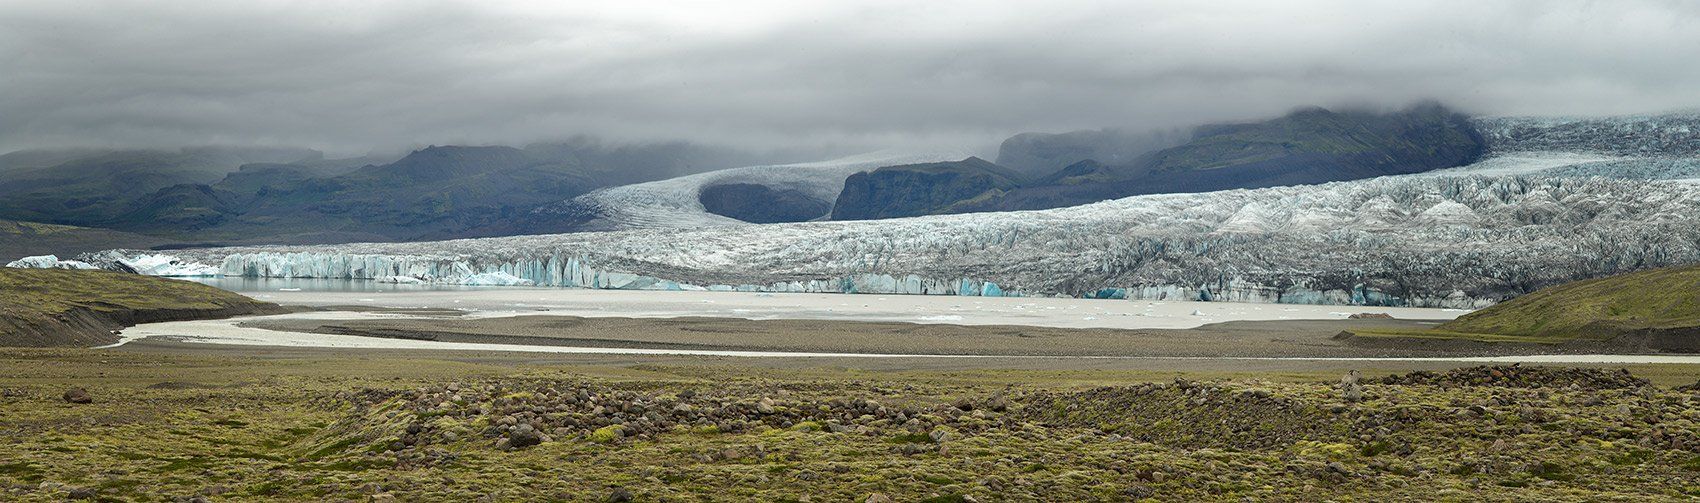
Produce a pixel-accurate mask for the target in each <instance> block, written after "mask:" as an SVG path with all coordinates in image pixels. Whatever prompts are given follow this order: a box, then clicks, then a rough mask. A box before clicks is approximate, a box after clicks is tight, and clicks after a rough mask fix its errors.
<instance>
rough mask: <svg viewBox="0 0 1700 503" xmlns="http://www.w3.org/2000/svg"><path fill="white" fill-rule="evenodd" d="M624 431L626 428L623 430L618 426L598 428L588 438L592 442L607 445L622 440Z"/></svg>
mask: <svg viewBox="0 0 1700 503" xmlns="http://www.w3.org/2000/svg"><path fill="white" fill-rule="evenodd" d="M623 430H624V428H622V427H621V426H620V425H617V424H616V425H610V426H603V427H601V428H597V429H596V431H592V432H590V435H589V436H588V437H587V438H589V439H590V441H591V442H596V443H598V444H606V443H610V442H613V441H615V440H619V439H620V433H621V431H623Z"/></svg>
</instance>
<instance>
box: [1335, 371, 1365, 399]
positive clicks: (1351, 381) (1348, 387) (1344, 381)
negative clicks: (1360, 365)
mask: <svg viewBox="0 0 1700 503" xmlns="http://www.w3.org/2000/svg"><path fill="white" fill-rule="evenodd" d="M1362 378H1363V374H1361V373H1359V372H1358V371H1357V370H1355V369H1354V370H1352V371H1351V372H1347V373H1346V376H1345V377H1341V378H1340V395H1341V398H1344V399H1345V400H1346V402H1347V403H1357V402H1358V401H1361V400H1363V399H1364V385H1363V384H1361V383H1360V382H1359V381H1361V380H1362Z"/></svg>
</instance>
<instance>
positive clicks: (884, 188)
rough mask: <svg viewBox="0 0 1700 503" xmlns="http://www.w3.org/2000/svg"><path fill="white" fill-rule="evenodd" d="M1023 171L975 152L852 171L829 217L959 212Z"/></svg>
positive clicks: (1006, 187)
mask: <svg viewBox="0 0 1700 503" xmlns="http://www.w3.org/2000/svg"><path fill="white" fill-rule="evenodd" d="M1020 180H1021V175H1019V174H1016V173H1015V172H1013V171H1010V170H1008V169H1006V168H1004V167H1002V166H998V165H996V164H992V163H990V162H987V161H986V160H984V159H980V158H978V157H969V158H967V159H963V160H961V161H955V162H939V163H928V164H911V165H905V166H886V167H883V168H879V169H876V170H873V171H868V172H862V173H856V174H854V175H850V178H848V179H846V180H845V181H844V191H843V192H840V193H839V194H838V202H837V203H836V204H834V205H833V207H832V219H833V220H872V219H879V218H897V217H911V216H917V215H936V214H941V213H960V212H961V211H960V209H959V208H962V207H963V206H965V205H970V204H974V203H978V202H980V201H985V200H988V199H995V198H998V197H1000V196H1002V195H1003V194H1004V193H1006V192H1008V191H1010V190H1015V189H1016V188H1018V187H1020V186H1021V181H1020Z"/></svg>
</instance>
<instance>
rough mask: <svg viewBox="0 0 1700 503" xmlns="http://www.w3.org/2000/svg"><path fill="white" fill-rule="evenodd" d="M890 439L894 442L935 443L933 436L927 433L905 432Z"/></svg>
mask: <svg viewBox="0 0 1700 503" xmlns="http://www.w3.org/2000/svg"><path fill="white" fill-rule="evenodd" d="M889 441H890V442H891V443H894V444H930V443H933V437H930V436H927V434H926V433H904V434H901V435H897V436H893V437H891V438H890V439H889Z"/></svg>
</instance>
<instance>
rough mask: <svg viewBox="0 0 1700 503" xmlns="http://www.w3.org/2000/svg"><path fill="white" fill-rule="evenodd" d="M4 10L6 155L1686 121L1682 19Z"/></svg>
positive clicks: (1239, 8)
mask: <svg viewBox="0 0 1700 503" xmlns="http://www.w3.org/2000/svg"><path fill="white" fill-rule="evenodd" d="M551 5H555V3H546V4H538V5H532V4H509V3H500V2H497V3H488V2H436V1H405V2H401V1H398V2H374V3H358V4H357V5H351V4H349V3H342V2H293V1H290V2H285V1H245V2H219V1H181V2H146V1H137V2H75V1H68V2H8V1H0V68H3V70H0V71H3V72H4V73H3V75H0V150H13V149H21V148H30V147H49V146H70V145H89V146H172V145H195V144H273V145H304V146H313V147H318V148H324V149H329V150H332V151H338V152H344V153H359V152H365V151H369V150H374V149H379V150H382V149H393V148H397V147H407V146H414V145H424V144H447V143H471V144H481V143H503V144H523V143H526V142H530V141H537V140H548V139H556V138H565V137H568V136H571V135H574V134H592V135H598V136H602V137H607V138H611V139H616V140H630V141H643V140H663V139H690V140H694V141H700V142H705V143H718V144H728V145H734V146H741V147H746V148H798V147H808V146H839V147H845V146H852V147H858V148H880V147H940V148H958V149H962V148H968V149H983V148H984V147H985V146H987V145H992V144H995V143H996V142H997V141H998V140H1000V139H1002V138H1003V137H1004V136H1007V135H1009V134H1012V133H1016V132H1021V131H1063V130H1070V129H1080V128H1097V127H1126V128H1136V129H1137V128H1157V127H1171V126H1181V125H1189V124H1195V123H1199V122H1207V121H1220V120H1233V119H1247V118H1256V117H1260V116H1266V115H1271V114H1277V113H1280V112H1283V111H1285V110H1288V109H1290V108H1292V107H1294V106H1298V105H1306V104H1319V105H1325V106H1328V105H1367V106H1397V105H1400V104H1404V103H1407V102H1410V101H1414V100H1418V99H1424V98H1434V99H1439V100H1442V101H1444V102H1447V103H1452V104H1455V105H1456V106H1459V107H1462V108H1464V109H1466V110H1468V111H1472V112H1476V113H1483V114H1513V115H1599V114H1621V113H1643V112H1656V111H1663V110H1670V109H1679V108H1693V107H1696V106H1700V86H1697V85H1696V84H1700V65H1696V64H1695V63H1694V62H1695V61H1700V30H1695V29H1693V27H1694V26H1700V3H1696V2H1681V1H1668V2H1666V1H1644V2H1643V1H1613V2H1564V1H1522V2H1517V1H1504V2H1480V1H1456V2H1361V1H1339V2H1333V1H1322V2H1266V1H1225V2H1190V1H1175V2H1108V1H1106V2H1067V1H1064V2H1056V1H1051V2H1000V3H988V2H968V1H943V2H885V1H880V2H832V3H821V2H735V1H729V2H716V3H711V4H709V5H707V6H703V7H678V6H672V5H668V4H667V3H666V2H559V3H558V5H557V6H551Z"/></svg>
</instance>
